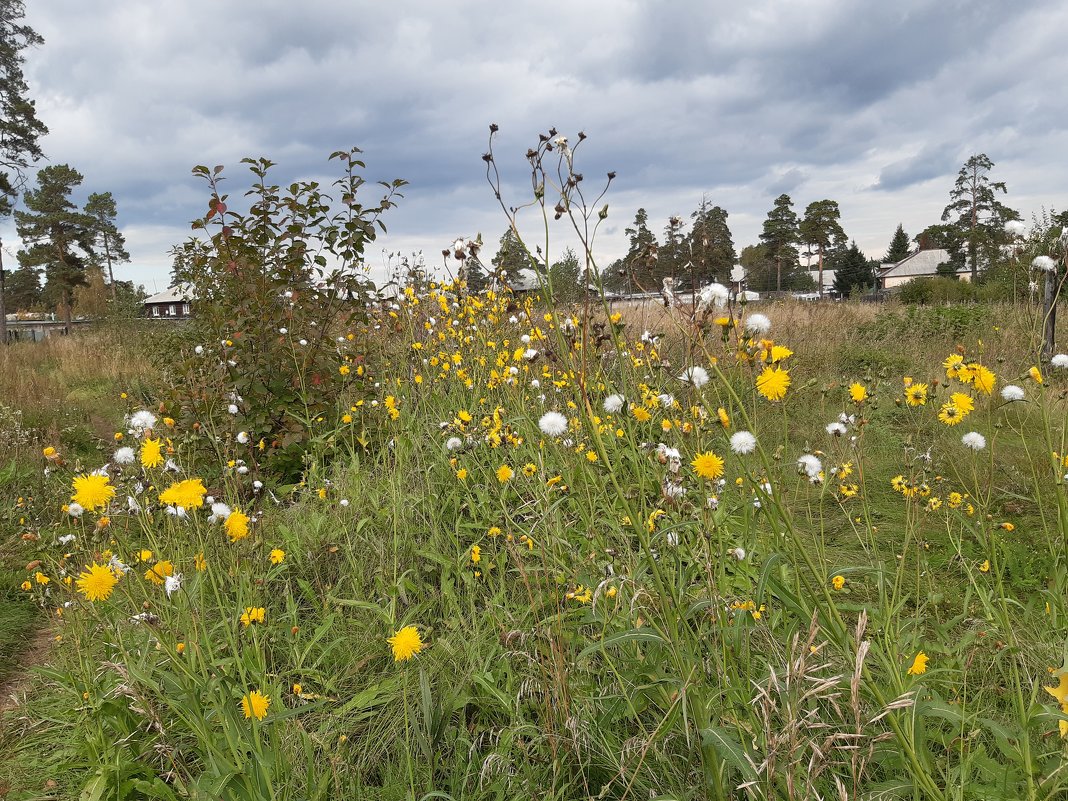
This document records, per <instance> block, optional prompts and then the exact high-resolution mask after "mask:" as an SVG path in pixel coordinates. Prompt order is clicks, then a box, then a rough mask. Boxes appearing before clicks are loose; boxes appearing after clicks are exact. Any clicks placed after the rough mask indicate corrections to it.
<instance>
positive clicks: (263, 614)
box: [238, 606, 267, 629]
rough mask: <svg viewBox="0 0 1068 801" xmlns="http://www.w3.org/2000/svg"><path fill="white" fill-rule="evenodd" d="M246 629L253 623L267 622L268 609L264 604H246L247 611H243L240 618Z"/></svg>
mask: <svg viewBox="0 0 1068 801" xmlns="http://www.w3.org/2000/svg"><path fill="white" fill-rule="evenodd" d="M238 620H240V621H241V625H243V626H244V627H245V628H246V629H247V628H248V627H249V626H251V625H252V624H253V623H266V622H267V610H266V609H264V608H263V607H262V606H246V607H245V611H244V612H242V613H241V617H240V618H238Z"/></svg>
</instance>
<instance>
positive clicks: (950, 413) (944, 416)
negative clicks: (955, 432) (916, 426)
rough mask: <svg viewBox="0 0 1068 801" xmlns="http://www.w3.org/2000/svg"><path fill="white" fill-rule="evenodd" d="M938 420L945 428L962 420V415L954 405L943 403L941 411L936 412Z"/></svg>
mask: <svg viewBox="0 0 1068 801" xmlns="http://www.w3.org/2000/svg"><path fill="white" fill-rule="evenodd" d="M938 419H939V420H941V421H942V422H943V423H945V424H946V425H947V426H955V425H957V423H959V422H960V421H961V420H963V419H964V415H963V414H961V411H960V409H958V408H957V406H956V404H953V403H943V404H942V409H941V410H940V411H939V412H938Z"/></svg>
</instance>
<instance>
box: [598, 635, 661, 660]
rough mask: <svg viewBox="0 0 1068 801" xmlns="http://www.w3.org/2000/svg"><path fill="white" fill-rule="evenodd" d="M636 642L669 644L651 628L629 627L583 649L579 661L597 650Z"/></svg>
mask: <svg viewBox="0 0 1068 801" xmlns="http://www.w3.org/2000/svg"><path fill="white" fill-rule="evenodd" d="M634 642H655V643H657V644H658V645H667V644H668V642H667V640H665V639H664V638H663V637H661V636H660V635H659V634H657V633H656V632H655V631H653V630H651V629H629V630H627V631H621V632H619V633H618V634H610V635H609V636H607V637H605V638H604V639H603V640H601V641H600V642H595V643H594V644H593V645H590V646H588V647H586V648H584V649H583V650H582V652H581V653H580V654H579V655H578V661H580V662H581V661H582V660H583V659H585V658H586V657H588V656H590V655H591V654H593V653H596V652H597V651H603V650H604V649H605V648H610V647H611V648H614V647H615V646H617V645H626V644H628V643H634Z"/></svg>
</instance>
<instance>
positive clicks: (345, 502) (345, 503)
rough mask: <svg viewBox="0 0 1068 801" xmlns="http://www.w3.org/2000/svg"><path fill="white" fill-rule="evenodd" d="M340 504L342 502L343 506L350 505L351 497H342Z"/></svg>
mask: <svg viewBox="0 0 1068 801" xmlns="http://www.w3.org/2000/svg"><path fill="white" fill-rule="evenodd" d="M338 504H340V505H341V506H348V505H349V499H348V498H342V499H341V500H340V501H338Z"/></svg>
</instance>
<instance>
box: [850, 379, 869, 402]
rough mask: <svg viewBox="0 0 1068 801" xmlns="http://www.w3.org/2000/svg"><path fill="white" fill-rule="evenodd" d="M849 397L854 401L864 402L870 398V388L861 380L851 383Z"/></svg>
mask: <svg viewBox="0 0 1068 801" xmlns="http://www.w3.org/2000/svg"><path fill="white" fill-rule="evenodd" d="M849 397H850V398H852V399H853V403H858V404H859V403H864V401H866V400H867V399H868V388H867V387H866V386H864V385H863V384H861V383H859V382H853V383H852V384H850V385H849Z"/></svg>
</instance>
